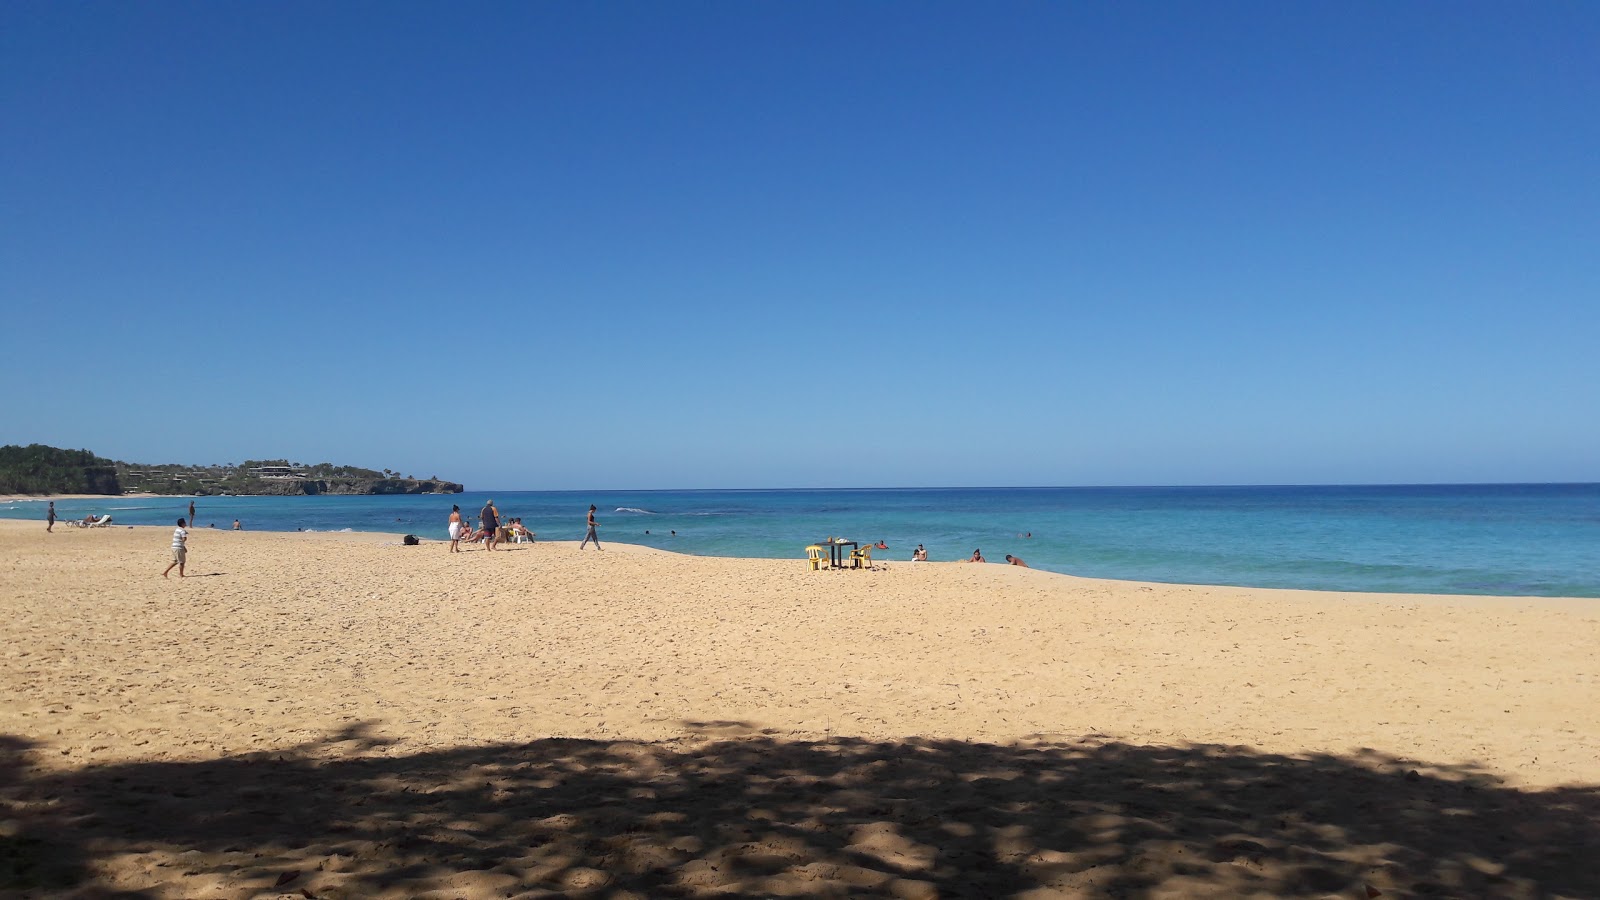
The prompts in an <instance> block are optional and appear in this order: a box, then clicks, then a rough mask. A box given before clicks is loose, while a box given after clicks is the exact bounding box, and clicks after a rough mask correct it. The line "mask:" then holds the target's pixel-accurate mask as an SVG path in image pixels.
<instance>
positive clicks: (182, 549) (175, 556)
mask: <svg viewBox="0 0 1600 900" xmlns="http://www.w3.org/2000/svg"><path fill="white" fill-rule="evenodd" d="M183 526H184V521H183V520H182V519H179V520H178V527H177V528H176V529H174V530H173V532H172V562H171V564H169V565H168V566H167V568H166V571H164V572H162V573H161V577H162V578H165V577H167V572H171V571H172V567H173V566H177V567H178V577H179V578H182V577H183V564H184V563H185V562H188V558H189V532H188V531H187V530H186V529H185V528H184V527H183Z"/></svg>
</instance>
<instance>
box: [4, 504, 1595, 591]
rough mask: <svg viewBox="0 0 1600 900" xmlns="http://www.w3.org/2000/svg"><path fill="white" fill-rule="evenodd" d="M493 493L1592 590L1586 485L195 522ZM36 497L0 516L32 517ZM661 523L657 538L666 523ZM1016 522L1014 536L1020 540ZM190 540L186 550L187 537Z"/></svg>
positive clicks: (770, 541) (760, 534)
mask: <svg viewBox="0 0 1600 900" xmlns="http://www.w3.org/2000/svg"><path fill="white" fill-rule="evenodd" d="M490 497H493V499H494V500H495V501H496V505H497V506H498V507H499V508H500V511H501V514H502V515H503V516H522V517H523V518H524V520H525V521H526V522H527V524H528V526H529V527H530V528H532V529H533V530H534V531H536V532H537V533H538V535H539V538H540V539H541V540H572V541H577V540H581V539H582V538H583V533H584V515H585V513H587V511H588V508H589V504H590V503H593V504H595V505H597V506H599V508H600V510H599V513H598V516H599V519H600V537H601V540H602V541H616V542H620V543H628V544H643V545H646V546H650V547H659V548H662V549H666V550H674V551H677V552H681V553H690V554H698V555H703V556H754V557H775V558H795V559H800V558H803V557H804V556H805V551H804V547H805V546H806V545H807V544H811V543H814V542H816V541H818V540H821V539H822V538H824V537H831V536H843V537H846V538H850V539H852V540H857V541H861V542H863V543H865V542H868V541H878V540H882V541H884V542H886V543H888V545H889V549H888V550H887V551H883V550H880V551H877V558H879V559H888V560H891V561H893V560H908V559H910V557H911V551H912V549H913V548H915V547H916V545H917V544H918V543H921V544H923V545H924V546H926V547H927V548H928V556H929V558H930V559H934V560H950V559H964V558H966V557H968V556H970V555H971V554H972V551H973V550H974V549H982V550H983V554H984V556H985V557H987V558H988V559H989V560H990V561H991V562H1001V561H1003V560H1004V558H1005V555H1006V554H1008V553H1009V554H1012V555H1015V556H1020V557H1022V558H1023V559H1025V560H1027V562H1028V565H1030V566H1033V567H1034V568H1037V569H1047V570H1050V571H1055V572H1068V573H1072V574H1074V575H1086V576H1092V577H1099V578H1126V579H1135V580H1140V581H1165V582H1176V583H1187V584H1232V585H1251V586H1259V587H1285V588H1311V589H1317V590H1339V591H1396V592H1408V593H1447V594H1506V595H1525V596H1556V597H1600V485H1594V484H1583V485H1428V486H1378V487H1224V488H1198V487H1178V488H1168V487H1153V488H951V489H889V490H877V489H875V490H770V491H768V490H749V491H590V492H549V491H506V492H498V493H483V492H477V493H469V494H460V495H456V496H425V497H200V498H193V499H194V500H195V504H196V506H197V510H198V512H197V518H198V520H199V521H198V525H199V526H200V527H201V528H205V527H207V526H209V525H212V524H214V525H215V526H216V527H217V528H219V529H220V528H228V527H231V526H232V523H233V520H234V519H235V518H238V519H240V520H241V521H242V523H243V524H244V526H245V527H246V528H247V529H256V530H269V531H295V530H297V529H304V530H307V531H337V530H354V531H385V532H406V533H414V534H417V535H419V536H421V537H423V538H429V539H443V538H444V537H445V521H446V519H447V518H448V516H449V513H450V506H451V504H452V503H459V504H460V505H461V508H462V510H463V511H465V512H468V513H470V514H472V515H476V513H477V511H478V509H479V508H480V507H481V506H482V505H483V503H484V501H485V500H487V499H489V498H490ZM190 499H191V498H189V497H164V498H158V499H140V500H132V499H126V498H108V499H105V500H63V501H57V503H56V508H57V510H58V513H59V514H60V515H61V516H62V517H63V518H82V517H83V516H84V515H85V514H86V513H88V512H91V511H93V512H99V513H110V514H111V515H112V516H114V521H115V522H116V523H118V524H127V525H152V524H170V523H172V522H173V521H175V520H176V519H177V517H178V516H181V515H184V514H185V512H186V510H187V508H188V504H189V501H190ZM44 508H45V505H44V504H43V503H39V502H29V503H8V504H4V505H0V516H4V517H7V518H31V519H38V520H40V527H41V528H43V527H44V523H43V521H42V520H43V517H44ZM674 531H676V532H677V533H676V534H675V535H674V534H673V533H672V532H674ZM1030 533H1031V535H1032V536H1031V537H1028V536H1027V535H1029V534H1030ZM196 537H197V538H201V540H200V541H199V542H198V543H197V544H196V548H197V550H198V548H199V547H201V546H203V544H204V541H203V535H197V536H196Z"/></svg>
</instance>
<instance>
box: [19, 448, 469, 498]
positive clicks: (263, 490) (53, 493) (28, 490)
mask: <svg viewBox="0 0 1600 900" xmlns="http://www.w3.org/2000/svg"><path fill="white" fill-rule="evenodd" d="M464 490H466V488H465V487H463V486H462V485H461V484H458V483H456V482H453V481H447V480H445V479H442V478H440V477H438V476H437V475H431V476H429V477H427V478H416V477H414V476H412V475H402V474H401V473H400V472H397V471H393V470H391V469H384V470H382V471H381V472H380V471H378V470H376V469H366V468H362V467H360V466H343V465H334V464H333V463H327V462H324V463H314V464H310V465H308V464H306V463H300V462H291V461H289V460H286V459H269V460H246V461H244V462H242V463H238V464H235V463H215V464H212V465H208V466H192V465H182V464H173V463H159V464H147V463H129V462H123V461H121V460H110V459H104V458H102V457H100V456H97V455H95V454H94V453H92V452H90V451H88V450H63V449H61V448H58V447H50V446H46V445H44V444H30V445H28V446H26V447H21V446H16V445H7V446H4V447H0V495H3V496H10V497H13V498H15V499H18V500H21V499H27V498H33V497H47V498H54V497H60V498H66V497H74V496H80V495H81V496H83V497H87V498H96V497H135V496H197V497H207V496H240V497H246V496H266V497H282V496H295V495H316V494H352V495H373V494H459V493H462V492H463V491H464Z"/></svg>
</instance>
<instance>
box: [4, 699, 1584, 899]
mask: <svg viewBox="0 0 1600 900" xmlns="http://www.w3.org/2000/svg"><path fill="white" fill-rule="evenodd" d="M394 750H395V748H393V747H387V748H386V747H384V746H382V742H381V741H378V740H375V739H372V738H370V737H369V736H368V735H367V732H366V731H365V730H364V729H362V728H360V727H357V728H353V729H350V730H347V731H346V732H343V733H341V734H337V735H332V736H330V737H329V738H328V739H327V740H325V741H320V742H317V743H315V744H310V745H306V746H304V747H300V748H297V749H296V750H295V751H292V752H284V753H281V754H280V753H274V754H270V755H267V754H254V755H248V756H239V757H228V758H223V759H216V760H206V761H199V762H172V763H167V762H136V763H126V764H116V765H104V766H88V767H85V768H81V769H75V770H71V771H59V770H51V769H48V768H46V767H43V766H39V765H37V760H36V759H35V758H34V756H33V754H35V753H36V752H37V750H36V748H34V747H32V746H30V745H29V743H28V742H27V741H26V740H22V739H19V738H15V737H10V738H0V801H3V802H4V804H5V806H4V808H3V809H0V821H3V823H4V826H5V827H4V830H0V888H9V889H10V890H11V891H13V892H15V893H16V894H18V895H20V896H24V897H43V896H58V895H65V894H75V895H82V896H96V897H103V896H122V897H193V896H208V897H209V896H216V897H238V896H253V895H255V894H257V893H263V892H264V893H266V894H267V895H269V896H274V895H278V894H285V895H289V894H292V895H295V896H303V897H321V898H353V897H372V896H404V897H414V896H419V895H427V896H435V897H456V896H497V897H519V896H526V897H543V896H593V897H626V896H639V897H694V896H710V895H713V894H719V895H722V896H728V895H733V896H774V895H791V896H792V895H807V896H898V897H935V896H939V897H1005V896H1013V895H1026V896H1032V897H1046V896H1106V897H1155V896H1171V897H1180V896H1185V897H1186V896H1249V895H1259V896H1274V897H1301V896H1305V897H1325V896H1328V895H1340V896H1356V897H1369V896H1386V897H1405V896H1419V895H1425V896H1470V897H1495V896H1506V897H1544V896H1553V895H1554V896H1582V897H1593V896H1600V792H1597V790H1596V789H1595V788H1590V787H1583V788H1561V789H1554V790H1544V791H1531V790H1518V789H1515V788H1511V787H1507V786H1504V785H1502V784H1499V783H1498V782H1497V781H1495V780H1494V779H1493V778H1491V777H1489V776H1487V775H1485V774H1483V773H1481V772H1476V771H1472V770H1467V769H1462V768H1437V767H1420V770H1419V767H1418V766H1417V765H1416V764H1414V763H1409V762H1407V761H1404V760H1399V759H1395V758H1391V757H1386V756H1383V755H1380V754H1377V753H1367V754H1364V755H1360V756H1356V757H1332V756H1312V757H1304V758H1295V757H1287V756H1279V755H1272V754H1264V753H1259V752H1255V751H1252V750H1249V749H1245V748H1240V747H1223V746H1191V747H1169V746H1136V745H1130V744H1124V743H1116V742H1109V741H1101V740H1097V739H1093V738H1089V739H1084V740H1079V741H1037V742H1025V743H1021V744H1016V745H994V744H977V743H967V742H962V741H951V740H923V739H909V740H904V741H894V742H876V741H864V740H855V739H849V738H837V739H833V740H828V741H822V742H804V741H786V740H778V739H773V738H768V737H752V738H744V739H737V740H703V741H683V742H668V743H637V742H625V741H623V742H604V741H591V740H564V739H552V740H541V741H535V742H532V743H527V744H491V745H483V746H470V747H460V748H452V749H447V750H438V751H428V752H421V753H414V754H408V755H386V754H394ZM1374 892H1376V893H1374Z"/></svg>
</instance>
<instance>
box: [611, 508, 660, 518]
mask: <svg viewBox="0 0 1600 900" xmlns="http://www.w3.org/2000/svg"><path fill="white" fill-rule="evenodd" d="M617 512H619V513H634V514H636V515H641V516H653V515H655V513H653V512H651V511H650V510H648V509H640V508H639V507H637V506H619V507H617Z"/></svg>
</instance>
